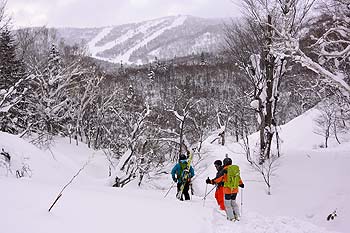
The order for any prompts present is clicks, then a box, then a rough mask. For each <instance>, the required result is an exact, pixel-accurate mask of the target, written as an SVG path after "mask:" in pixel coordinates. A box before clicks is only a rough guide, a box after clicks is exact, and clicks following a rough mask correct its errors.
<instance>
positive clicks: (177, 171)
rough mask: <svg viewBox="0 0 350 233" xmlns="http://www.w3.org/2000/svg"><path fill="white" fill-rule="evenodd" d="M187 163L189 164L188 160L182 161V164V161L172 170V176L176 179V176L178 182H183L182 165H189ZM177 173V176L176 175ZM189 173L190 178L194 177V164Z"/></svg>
mask: <svg viewBox="0 0 350 233" xmlns="http://www.w3.org/2000/svg"><path fill="white" fill-rule="evenodd" d="M186 164H187V161H186V162H184V163H182V164H180V162H179V163H177V164H176V165H175V166H174V168H173V169H172V170H171V177H172V178H173V180H174V181H175V178H176V179H177V183H181V182H182V176H183V171H184V169H182V168H181V165H182V167H184V166H187V165H186ZM175 175H176V177H175ZM188 175H189V176H188V178H192V177H193V176H194V170H193V167H192V166H190V171H189V174H188Z"/></svg>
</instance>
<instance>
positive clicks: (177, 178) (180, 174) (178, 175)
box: [171, 154, 194, 201]
mask: <svg viewBox="0 0 350 233" xmlns="http://www.w3.org/2000/svg"><path fill="white" fill-rule="evenodd" d="M187 163H188V161H187V156H186V155H184V154H181V155H180V156H179V162H178V163H177V164H176V165H175V166H174V168H173V169H172V170H171V177H172V179H173V181H174V182H177V192H179V191H180V188H181V185H182V184H185V186H184V189H183V192H182V194H183V195H184V196H185V200H190V194H189V193H188V191H189V189H190V183H191V178H192V177H193V176H194V170H193V167H192V166H190V169H189V171H188V168H187ZM186 172H188V178H187V179H186V180H184V174H185V173H186ZM180 200H181V201H183V197H182V196H181V198H180Z"/></svg>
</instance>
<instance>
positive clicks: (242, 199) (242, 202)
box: [241, 189, 243, 216]
mask: <svg viewBox="0 0 350 233" xmlns="http://www.w3.org/2000/svg"><path fill="white" fill-rule="evenodd" d="M241 216H243V189H241Z"/></svg>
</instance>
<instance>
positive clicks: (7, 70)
mask: <svg viewBox="0 0 350 233" xmlns="http://www.w3.org/2000/svg"><path fill="white" fill-rule="evenodd" d="M24 77H25V72H24V67H23V63H22V61H20V60H19V59H18V58H17V56H16V44H15V40H14V37H13V35H12V34H11V31H10V30H9V28H8V27H4V28H3V30H1V32H0V121H1V124H0V130H1V131H6V132H12V133H15V132H17V122H18V117H19V116H20V113H19V108H18V107H16V105H18V103H19V102H20V101H21V99H22V97H23V95H24V93H25V92H26V88H25V87H24V82H23V81H24Z"/></svg>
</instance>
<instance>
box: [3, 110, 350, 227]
mask: <svg viewBox="0 0 350 233" xmlns="http://www.w3.org/2000/svg"><path fill="white" fill-rule="evenodd" d="M317 114H318V112H317V110H311V111H308V112H307V113H305V114H304V115H302V116H300V117H298V118H296V119H294V120H292V121H291V122H289V123H288V124H286V125H284V126H282V127H281V128H280V136H281V138H282V140H283V143H282V151H283V153H282V157H281V159H280V160H279V166H278V169H277V171H276V173H275V176H273V177H272V189H271V192H272V195H267V194H266V186H265V185H264V182H263V180H262V177H261V176H260V175H259V174H258V173H257V172H256V171H254V170H253V169H251V167H250V166H249V164H248V162H247V161H246V159H245V157H244V154H243V153H242V149H241V146H239V145H238V144H237V143H234V142H233V139H231V138H228V139H227V144H226V146H221V145H219V144H217V142H215V143H213V144H210V141H212V139H213V138H214V137H216V135H215V134H213V136H212V137H210V138H208V140H207V142H206V143H205V145H204V147H203V152H205V154H202V157H203V160H201V162H198V159H197V160H196V156H195V158H194V164H193V166H194V168H195V172H196V176H195V178H194V179H193V187H194V192H195V194H194V195H193V196H192V200H190V201H184V202H180V201H178V200H177V199H176V198H175V192H176V191H175V188H173V189H171V191H170V193H169V195H168V196H167V197H165V198H164V195H165V193H166V192H167V190H168V188H169V187H170V186H171V184H172V183H171V182H172V181H171V177H170V175H165V176H164V177H161V178H160V179H156V180H152V181H148V180H145V181H144V183H143V184H142V185H141V187H138V186H137V185H136V182H135V183H131V184H130V185H128V186H126V187H125V188H122V189H121V188H113V187H109V186H108V182H107V181H108V180H109V179H110V178H109V177H108V162H107V161H106V159H105V155H104V154H103V153H102V152H101V151H96V152H94V151H92V150H91V149H89V148H88V147H87V146H86V145H85V144H82V143H80V144H79V145H78V146H76V145H75V144H74V143H72V144H70V143H69V140H68V139H66V138H57V139H56V140H55V143H54V145H53V146H52V147H51V152H50V151H44V150H40V149H38V148H36V147H35V146H33V145H32V144H30V143H28V142H27V141H25V140H23V139H21V138H19V137H18V136H14V135H10V134H7V133H3V132H0V150H1V148H4V150H5V151H7V152H8V153H9V154H10V155H11V168H10V169H11V172H8V173H7V172H6V171H5V169H4V167H2V166H1V163H0V187H1V189H0V207H1V208H0V219H1V220H0V223H1V225H0V232H3V233H48V232H49V233H62V232H65V233H70V232H72V233H78V232H81V233H96V232H101V233H109V232H110V233H115V232H126V233H140V232H152V233H163V232H167V233H175V232H176V233H178V232H181V231H184V230H183V229H185V231H186V232H191V233H197V232H198V233H231V232H234V233H248V232H259V233H286V232H291V233H294V232H295V233H299V232H300V233H329V232H344V233H345V232H349V231H350V223H349V221H348V219H349V217H350V204H349V197H350V195H349V194H350V186H349V185H348V181H349V178H350V171H349V164H350V143H349V142H346V139H343V140H344V142H343V143H342V144H340V145H337V144H336V143H334V142H332V143H330V144H331V146H330V148H320V147H319V145H320V144H321V143H322V141H323V138H322V137H320V136H319V135H316V134H314V133H313V127H314V126H313V125H314V123H313V121H312V119H313V118H314V117H315V116H316V115H317ZM255 137H256V135H255V134H254V135H252V136H251V140H254V138H255ZM226 153H227V154H229V156H230V157H231V158H232V159H233V162H234V163H236V164H238V165H239V166H240V168H241V176H242V179H243V181H244V183H245V188H244V189H241V192H240V194H239V195H238V198H237V201H238V203H239V206H240V208H241V210H242V219H241V221H239V222H229V221H227V220H226V218H225V214H224V213H223V212H221V211H219V210H218V206H217V204H216V201H215V199H214V193H213V192H212V193H210V194H209V195H208V197H207V199H206V201H205V202H204V201H203V200H202V198H203V195H204V193H205V189H206V184H205V179H206V178H207V177H208V176H209V177H211V178H213V177H214V175H215V168H214V166H213V162H214V161H215V160H216V159H223V158H224V156H225V154H226ZM0 156H1V155H0ZM0 159H2V158H1V157H0ZM87 161H89V163H88V165H87V166H86V167H85V169H84V170H83V171H82V172H81V173H80V174H79V176H78V177H77V178H76V179H74V180H73V182H72V183H71V184H70V185H69V186H68V187H67V188H66V189H65V190H64V192H63V195H62V197H61V198H60V199H59V200H58V202H57V203H56V205H55V206H54V207H53V209H52V210H51V212H48V209H49V207H50V206H51V204H52V203H53V201H54V200H55V198H56V197H57V195H58V193H59V192H60V191H61V189H62V188H63V186H64V185H65V184H67V183H68V182H69V180H70V179H71V178H72V177H73V176H74V175H75V174H76V173H77V172H78V170H79V169H80V168H81V167H82V166H83V165H84V164H85V163H86V162H87ZM24 164H27V167H29V168H30V169H31V177H23V178H19V179H17V178H15V175H14V173H15V171H16V170H17V169H21V168H22V167H23V165H24ZM169 169H171V167H170V168H169ZM212 187H213V186H211V185H209V186H208V187H207V191H209V190H210V189H211V188H212ZM242 207H243V208H242ZM335 209H337V213H338V216H337V217H336V218H335V219H334V220H333V221H326V217H327V215H328V214H330V213H331V212H332V211H333V210H335Z"/></svg>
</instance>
